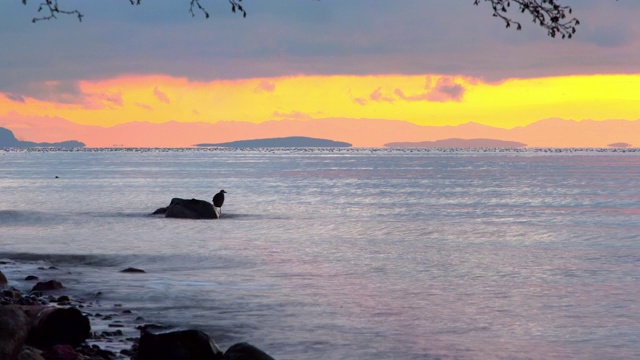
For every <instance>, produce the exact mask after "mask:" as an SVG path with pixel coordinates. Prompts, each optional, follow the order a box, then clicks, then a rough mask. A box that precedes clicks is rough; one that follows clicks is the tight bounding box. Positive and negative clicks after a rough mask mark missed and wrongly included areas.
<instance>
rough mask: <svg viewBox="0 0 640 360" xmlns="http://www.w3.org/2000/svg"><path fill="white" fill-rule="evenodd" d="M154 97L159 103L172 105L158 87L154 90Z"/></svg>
mask: <svg viewBox="0 0 640 360" xmlns="http://www.w3.org/2000/svg"><path fill="white" fill-rule="evenodd" d="M153 95H155V96H156V98H157V99H158V100H159V101H162V102H163V103H165V104H169V103H171V99H169V96H167V94H165V93H163V92H162V91H160V89H158V87H155V88H154V89H153Z"/></svg>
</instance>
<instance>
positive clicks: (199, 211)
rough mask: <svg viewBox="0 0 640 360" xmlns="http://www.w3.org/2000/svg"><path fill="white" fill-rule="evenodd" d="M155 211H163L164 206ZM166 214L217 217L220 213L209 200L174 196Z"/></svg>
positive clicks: (177, 216) (205, 217) (184, 216)
mask: <svg viewBox="0 0 640 360" xmlns="http://www.w3.org/2000/svg"><path fill="white" fill-rule="evenodd" d="M155 213H159V214H160V213H162V208H160V209H158V210H156V211H154V214H155ZM164 216H165V217H168V218H180V219H217V218H218V213H217V212H216V211H215V210H214V208H213V204H212V203H210V202H208V201H204V200H198V199H180V198H173V199H171V203H170V204H169V206H168V207H167V208H166V211H165V212H164Z"/></svg>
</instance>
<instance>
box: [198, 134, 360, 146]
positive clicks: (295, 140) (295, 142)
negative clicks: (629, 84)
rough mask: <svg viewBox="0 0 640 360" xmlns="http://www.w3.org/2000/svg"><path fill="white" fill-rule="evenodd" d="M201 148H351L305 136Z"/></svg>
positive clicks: (231, 142)
mask: <svg viewBox="0 0 640 360" xmlns="http://www.w3.org/2000/svg"><path fill="white" fill-rule="evenodd" d="M196 146H199V147H232V148H273V147H351V144H349V143H346V142H341V141H333V140H326V139H316V138H310V137H305V136H289V137H283V138H270V139H255V140H239V141H230V142H225V143H218V144H196Z"/></svg>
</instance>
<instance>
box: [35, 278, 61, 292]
mask: <svg viewBox="0 0 640 360" xmlns="http://www.w3.org/2000/svg"><path fill="white" fill-rule="evenodd" d="M63 287H64V286H62V284H61V283H60V281H58V280H49V281H41V282H38V283H37V284H35V285H34V286H33V288H32V289H31V291H47V290H58V289H62V288H63Z"/></svg>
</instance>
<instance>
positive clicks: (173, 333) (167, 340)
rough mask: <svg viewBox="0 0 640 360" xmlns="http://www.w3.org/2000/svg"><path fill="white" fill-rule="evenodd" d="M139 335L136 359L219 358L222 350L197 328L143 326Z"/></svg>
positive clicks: (207, 359)
mask: <svg viewBox="0 0 640 360" xmlns="http://www.w3.org/2000/svg"><path fill="white" fill-rule="evenodd" d="M141 332H142V335H141V336H140V343H139V345H138V356H137V360H177V359H185V360H186V359H189V360H219V359H221V358H222V351H220V349H219V348H218V346H216V344H215V343H214V342H213V341H212V340H211V338H210V337H209V335H207V334H205V333H203V332H202V331H199V330H166V329H157V328H145V329H143V330H142V331H141Z"/></svg>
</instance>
